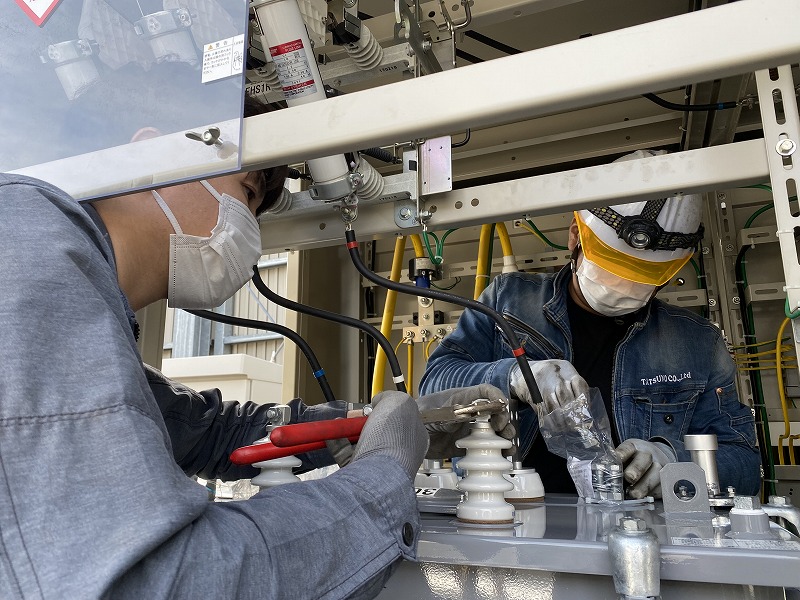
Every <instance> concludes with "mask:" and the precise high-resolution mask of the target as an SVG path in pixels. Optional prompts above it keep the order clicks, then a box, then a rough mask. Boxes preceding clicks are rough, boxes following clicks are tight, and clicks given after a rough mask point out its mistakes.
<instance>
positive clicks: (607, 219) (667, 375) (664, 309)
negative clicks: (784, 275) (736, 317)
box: [420, 151, 760, 498]
mask: <svg viewBox="0 0 800 600" xmlns="http://www.w3.org/2000/svg"><path fill="white" fill-rule="evenodd" d="M653 154H654V152H652V151H637V152H635V153H633V154H631V155H627V156H625V157H623V158H622V159H620V160H625V159H633V158H646V157H648V156H652V155H653ZM701 211H702V206H701V197H700V196H696V195H686V196H674V197H670V198H665V199H659V200H650V201H647V202H636V203H631V204H624V205H616V206H608V207H601V208H596V209H589V210H581V211H576V212H575V216H574V219H573V221H572V224H571V225H570V228H569V242H568V245H569V249H570V250H571V251H572V260H571V261H570V264H568V265H566V266H564V267H563V268H562V269H561V270H560V271H559V272H558V273H555V274H541V273H537V274H528V273H507V274H503V275H500V276H499V277H497V278H496V279H495V280H494V281H493V283H492V284H491V285H490V286H489V287H488V288H487V289H486V290H485V291H484V292H483V294H482V295H481V297H480V301H481V302H483V303H484V304H486V305H487V306H490V307H491V308H493V309H495V310H496V311H498V312H499V313H501V314H502V315H503V316H504V317H505V318H506V320H507V321H508V322H509V323H510V324H511V326H512V327H513V328H514V329H515V331H516V333H517V335H518V336H519V338H520V341H521V343H522V347H523V348H524V349H525V355H526V357H527V359H528V361H529V363H530V366H531V370H532V371H533V375H534V378H535V380H536V383H537V385H538V387H539V389H540V391H541V395H542V398H543V400H544V405H545V406H544V409H542V408H539V410H544V411H550V410H552V409H554V408H557V407H559V406H563V405H565V404H566V403H568V402H570V401H571V400H573V399H574V398H576V397H577V396H579V395H580V394H581V393H583V392H586V391H588V389H589V388H590V387H596V388H599V390H600V392H601V393H602V396H603V400H604V403H605V406H606V410H607V411H608V414H609V417H610V421H611V428H612V435H613V437H614V443H615V445H617V453H618V454H619V456H620V458H621V459H622V461H623V463H624V465H625V471H624V476H625V480H626V483H627V484H628V490H627V494H628V496H629V497H631V498H642V497H645V496H648V495H650V496H656V497H658V496H659V495H660V477H659V472H660V470H661V468H662V467H663V466H664V465H665V464H667V463H669V462H675V461H689V460H691V457H690V453H689V451H688V450H686V448H685V446H684V444H683V437H684V436H685V435H686V434H700V433H703V434H708V433H713V434H716V436H717V440H718V443H719V450H718V452H717V463H718V471H719V480H720V485H721V487H722V489H725V487H726V486H734V487H735V488H736V490H737V491H738V492H739V493H742V494H756V493H758V490H759V487H760V458H759V453H758V450H757V448H756V437H755V427H754V418H753V412H752V411H751V409H750V408H749V407H747V406H745V405H743V404H742V403H741V402H739V398H738V394H737V391H736V385H735V375H736V369H735V366H734V363H733V360H732V358H731V356H730V354H729V352H728V349H727V347H726V345H725V341H724V339H723V336H722V332H721V331H720V330H719V328H717V327H716V326H715V325H713V324H712V323H710V322H709V321H707V320H706V319H703V318H701V317H699V316H697V315H696V314H694V313H692V312H690V311H688V310H686V309H683V308H678V307H675V306H670V305H668V304H667V303H665V302H662V301H660V300H658V299H656V298H654V296H655V294H656V292H657V291H658V290H659V289H660V287H662V286H663V285H665V284H666V283H668V282H669V281H670V279H671V278H673V277H674V276H675V275H676V274H677V273H678V271H679V270H680V269H681V268H682V267H683V266H684V265H685V264H686V263H687V262H688V261H689V259H690V258H691V255H692V253H693V251H694V248H695V246H696V245H697V243H698V242H699V241H700V240H701V239H702V237H703V227H702V225H701V224H700V217H701ZM481 383H489V384H492V385H494V386H496V387H498V388H499V389H500V390H502V391H503V392H504V393H506V394H509V395H510V396H512V397H516V398H518V399H519V400H521V401H522V403H521V406H522V410H521V411H520V415H519V419H520V420H519V428H520V441H519V446H520V447H519V456H520V457H521V458H522V459H523V465H524V466H527V467H534V468H536V470H537V471H538V472H539V474H540V475H541V477H542V480H543V483H544V487H545V490H546V491H547V492H549V493H557V492H570V493H575V487H574V484H573V482H572V479H571V478H570V476H569V474H568V472H567V468H566V461H565V459H563V458H561V457H559V456H557V455H555V454H552V453H550V452H548V450H547V447H546V445H545V443H544V441H543V440H542V436H540V435H538V434H539V424H538V418H537V413H536V411H534V410H530V409H529V407H528V406H527V405H531V406H532V405H533V400H532V398H531V395H530V392H529V390H528V388H527V386H526V385H525V381H524V380H523V377H522V374H521V371H520V369H519V367H518V366H517V362H516V359H515V358H514V355H513V354H512V347H511V345H510V344H509V343H508V340H506V339H505V338H504V336H503V334H502V332H501V331H500V330H499V329H498V328H497V327H496V326H495V325H494V323H493V322H492V321H491V320H489V319H488V318H487V317H486V316H485V315H483V314H480V313H478V312H475V311H473V310H469V309H467V310H466V311H464V313H463V315H462V316H461V318H460V319H459V321H458V326H457V327H456V329H455V330H454V331H453V333H451V334H450V335H449V336H447V337H446V338H445V339H444V340H443V341H442V343H441V345H440V346H439V347H438V348H437V349H436V351H435V352H434V353H433V354H432V355H431V358H430V361H429V362H428V367H427V370H426V372H425V374H424V375H423V378H422V381H421V384H420V392H421V393H422V394H430V393H431V392H435V391H440V390H445V389H449V388H455V387H462V386H471V385H477V384H481Z"/></svg>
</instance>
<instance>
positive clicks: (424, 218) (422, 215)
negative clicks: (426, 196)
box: [419, 210, 433, 222]
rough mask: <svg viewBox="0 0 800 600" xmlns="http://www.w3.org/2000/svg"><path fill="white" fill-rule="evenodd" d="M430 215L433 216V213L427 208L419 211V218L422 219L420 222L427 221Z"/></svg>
mask: <svg viewBox="0 0 800 600" xmlns="http://www.w3.org/2000/svg"><path fill="white" fill-rule="evenodd" d="M431 216H433V213H431V212H430V211H428V210H421V211H419V220H420V221H422V222H425V221H427V220H428V219H430V218H431Z"/></svg>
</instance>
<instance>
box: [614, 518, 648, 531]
mask: <svg viewBox="0 0 800 600" xmlns="http://www.w3.org/2000/svg"><path fill="white" fill-rule="evenodd" d="M619 526H620V528H621V529H622V530H623V531H645V530H646V529H647V523H645V522H644V519H637V518H636V517H622V518H621V519H620V520H619Z"/></svg>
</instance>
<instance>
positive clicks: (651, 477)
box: [616, 438, 678, 500]
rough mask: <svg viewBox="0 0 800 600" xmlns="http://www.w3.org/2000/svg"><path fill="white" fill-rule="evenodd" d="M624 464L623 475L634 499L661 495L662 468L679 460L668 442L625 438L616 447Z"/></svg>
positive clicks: (628, 492)
mask: <svg viewBox="0 0 800 600" xmlns="http://www.w3.org/2000/svg"><path fill="white" fill-rule="evenodd" d="M616 453H617V456H619V458H620V460H621V461H622V464H623V465H624V470H623V473H622V475H623V477H624V478H625V482H626V483H627V484H628V491H627V494H628V497H630V498H633V499H637V500H638V499H640V498H645V497H647V496H652V497H653V498H660V497H661V469H662V467H664V466H665V465H667V464H669V463H671V462H677V460H678V458H677V457H676V456H675V452H674V450H673V449H672V448H670V447H669V446H668V445H667V444H663V443H661V442H647V441H645V440H640V439H637V438H631V439H629V440H625V441H624V442H622V443H621V444H620V445H619V446H617V449H616Z"/></svg>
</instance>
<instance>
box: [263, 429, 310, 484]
mask: <svg viewBox="0 0 800 600" xmlns="http://www.w3.org/2000/svg"><path fill="white" fill-rule="evenodd" d="M268 441H269V434H267V436H266V437H263V438H261V439H260V440H256V441H255V442H253V443H254V444H264V443H266V442H268ZM302 464H303V461H301V460H300V459H299V458H297V457H296V456H284V457H283V458H274V459H272V460H262V461H261V462H257V463H253V466H254V467H255V468H257V469H261V473H259V474H258V475H256V476H255V477H253V478H252V479H251V480H250V483H251V484H253V485H255V486H258V487H260V488H261V489H262V490H263V489H266V488H271V487H275V486H276V485H282V484H284V483H294V482H295V481H300V478H299V477H298V476H297V475H295V474H294V473H293V472H292V469H294V467H299V466H300V465H302Z"/></svg>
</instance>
